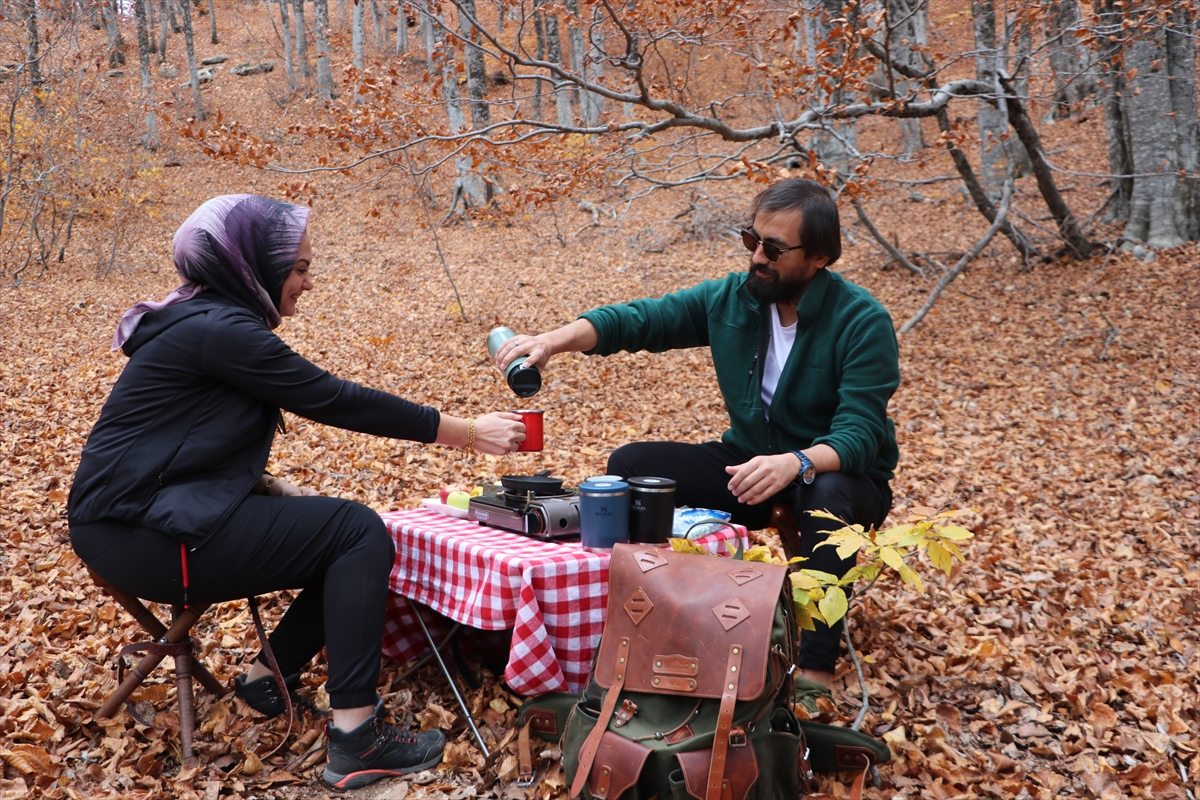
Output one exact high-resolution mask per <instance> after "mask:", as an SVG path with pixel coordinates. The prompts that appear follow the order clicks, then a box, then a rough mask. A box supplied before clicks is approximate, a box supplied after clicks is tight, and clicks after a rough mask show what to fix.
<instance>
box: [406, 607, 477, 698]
mask: <svg viewBox="0 0 1200 800" xmlns="http://www.w3.org/2000/svg"><path fill="white" fill-rule="evenodd" d="M460 630H462V623H461V622H456V623H454V627H452V628H451V629H450V632H449V633H447V634H446V637H445V638H444V639H442V643H441V644H439V645H438V646H437V649H438V651H439V652H440V651H442V650H445V649H446V645H448V644H450V642H451V641H453V640H454V637H455V636H457V635H458V632H459V631H460ZM430 661H433V649H432V648H430V650H429V652H428V653H426V654H425V655H423V656H421V657H420V658H418V659H417V660H416V661H414V662H413V663H412V665H411V666H410V667H409V668H408V669H406V670H404V672H401V673H400V674H399V675H397V676H396V677H394V678H392V683H391V689H393V690H394V689H395V688H396V687H397V686H399V685H400V684H402V683H404V681H406V680H408V679H409V678H410V677H411V676H413V675H415V674H416V673H417V670H419V669H420V668H421V667H423V666H425V665H426V664H428V663H429V662H430Z"/></svg>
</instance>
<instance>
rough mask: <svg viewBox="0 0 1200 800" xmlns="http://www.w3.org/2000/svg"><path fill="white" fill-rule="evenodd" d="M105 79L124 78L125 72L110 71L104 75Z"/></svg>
mask: <svg viewBox="0 0 1200 800" xmlns="http://www.w3.org/2000/svg"><path fill="white" fill-rule="evenodd" d="M104 77H106V78H124V77H125V71H124V70H120V69H110V70H109V71H108V72H106V73H104Z"/></svg>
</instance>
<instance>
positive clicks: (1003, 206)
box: [900, 175, 1013, 333]
mask: <svg viewBox="0 0 1200 800" xmlns="http://www.w3.org/2000/svg"><path fill="white" fill-rule="evenodd" d="M1012 193H1013V177H1012V176H1011V175H1009V177H1008V180H1006V181H1005V182H1004V196H1003V197H1002V198H1001V199H1000V207H999V208H998V209H996V220H995V222H993V223H992V226H991V227H990V228H988V229H987V233H985V234H984V235H983V238H982V239H980V240H979V241H978V242H976V243H975V245H974V246H973V247H972V248H971V249H970V250H968V251H967V252H965V253H963V256H962V258H960V259H959V260H958V263H957V264H955V265H954V267H953V269H951V270H950V271H949V272H947V273H946V274H945V275H943V276H942V277H941V278H939V279H938V282H937V285H936V286H934V287H933V289H932V291H930V292H929V298H928V299H927V300H926V301H925V305H923V306H921V310H920V311H918V312H917V313H916V314H913V315H912V318H910V319H909V320H908V322H906V323H904V324H903V325H902V326H900V333H908V332H909V331H911V330H912V329H913V328H914V327H916V325H917V323H919V322H920V321H921V320H922V319H924V318H925V315H926V314H928V313H929V310H930V309H931V308H933V304H934V303H936V302H937V300H938V297H940V296H941V294H942V290H943V289H945V288H946V287H947V286H949V285H950V282H951V281H953V280H954V279H955V278H957V277H958V276H959V275H960V274H962V271H963V270H964V269H966V268H967V264H970V263H971V261H973V260H974V259H975V257H976V256H978V255H979V254H980V253H981V252H983V248H985V247H987V245H988V242H990V241H991V240H992V237H993V236H995V235H996V232H997V231H999V230H1000V228H1001V226H1003V225H1004V220H1005V218H1006V217H1007V216H1008V208H1009V205H1010V204H1011V203H1012Z"/></svg>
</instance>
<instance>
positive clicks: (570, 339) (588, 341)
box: [496, 319, 599, 370]
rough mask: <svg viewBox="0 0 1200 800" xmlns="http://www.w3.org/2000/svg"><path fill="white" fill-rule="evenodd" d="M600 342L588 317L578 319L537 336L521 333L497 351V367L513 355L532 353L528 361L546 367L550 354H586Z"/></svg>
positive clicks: (530, 363)
mask: <svg viewBox="0 0 1200 800" xmlns="http://www.w3.org/2000/svg"><path fill="white" fill-rule="evenodd" d="M598 342H599V337H598V336H597V334H596V329H595V328H594V327H592V323H590V322H588V321H587V320H586V319H577V320H575V321H574V322H570V323H568V324H566V325H563V326H562V327H561V328H555V329H554V330H552V331H547V332H546V333H539V334H538V335H537V336H528V335H525V334H518V335H517V336H514V337H512V338H511V339H509V340H508V341H507V342H505V343H504V344H502V345H500V349H499V350H497V351H496V366H497V367H499V368H500V369H502V370H503V369H505V368H506V367H507V366H508V365H509V364H511V363H512V360H513V359H514V358H519V357H520V356H529V358H528V359H526V361H525V363H526V364H528V365H529V366H531V367H538V368H539V369H540V368H543V367H545V366H546V362H547V361H549V360H550V356H553V355H557V354H558V353H584V352H587V351H588V350H594V349H595V348H596V344H597V343H598Z"/></svg>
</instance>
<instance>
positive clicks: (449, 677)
mask: <svg viewBox="0 0 1200 800" xmlns="http://www.w3.org/2000/svg"><path fill="white" fill-rule="evenodd" d="M404 599H405V600H407V601H408V605H409V607H410V608H412V611H413V615H414V616H415V617H416V618H417V624H418V625H420V626H421V633H423V634H425V641H427V642H429V647H430V648H432V653H433V657H434V658H435V659H437V662H438V666H439V667H441V668H442V674H443V675H445V676H446V681H447V682H448V683H449V684H450V691H452V692H454V699H455V700H457V701H458V707H459V709H460V710H461V711H462V713H463V716H465V717H466V718H467V727H469V728H470V729H471V733H472V734H474V735H475V741H476V742H478V743H479V749H480V751H482V753H483V757H484V758H490V757H491V755H492V754H491V753H490V752H488V748H487V745H486V744H484V742H483V734H481V733H480V732H479V728H478V726H476V724H475V717H473V716H471V709H470V708H469V707H468V706H467V701H466V700H465V699H463V696H462V692H460V691H459V689H458V683H456V682H455V680H454V675H453V674H452V673H451V672H450V668H449V667H447V666H446V661H445V660H444V659H443V658H442V654H441V653H440V652H439V651H438V643H437V642H435V641H434V640H433V636H432V635H431V634H430V633H429V628H427V627H426V626H425V620H424V618H423V617H422V616H421V611H420V608H419V606H418V605H417V603H416V601H414V600H413V599H412V598H409V597H406V598H404ZM447 641H449V637H447ZM444 644H445V643H444V642H443V646H444Z"/></svg>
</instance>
